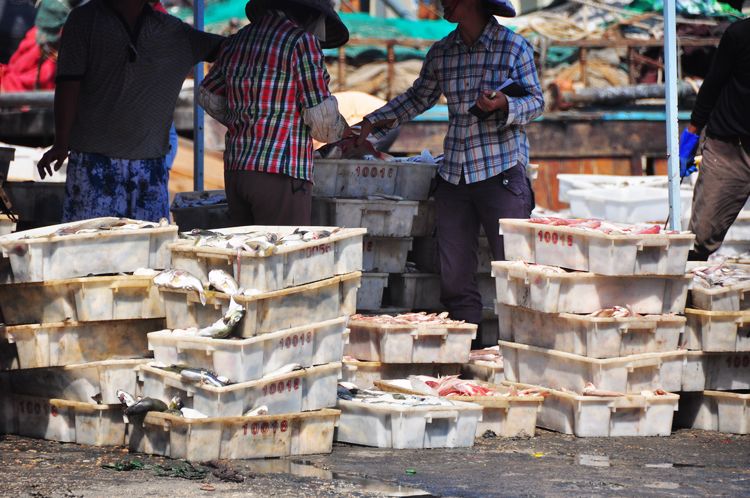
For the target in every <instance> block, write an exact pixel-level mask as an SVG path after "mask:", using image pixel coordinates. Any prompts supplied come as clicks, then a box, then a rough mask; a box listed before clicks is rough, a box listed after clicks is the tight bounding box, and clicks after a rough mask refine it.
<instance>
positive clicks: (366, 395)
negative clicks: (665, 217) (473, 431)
mask: <svg viewBox="0 0 750 498" xmlns="http://www.w3.org/2000/svg"><path fill="white" fill-rule="evenodd" d="M338 398H339V399H343V400H345V401H357V402H360V403H367V404H373V405H374V404H388V405H398V406H453V403H451V402H450V401H449V400H445V399H441V398H438V397H435V396H415V395H412V394H400V393H387V392H383V391H376V390H373V389H359V388H358V387H357V386H355V385H354V384H351V383H348V382H339V386H338Z"/></svg>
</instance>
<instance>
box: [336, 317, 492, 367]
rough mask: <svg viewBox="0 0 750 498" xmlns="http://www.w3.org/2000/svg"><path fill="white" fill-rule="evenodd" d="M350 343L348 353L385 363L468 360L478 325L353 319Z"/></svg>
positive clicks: (463, 361)
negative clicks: (406, 323)
mask: <svg viewBox="0 0 750 498" xmlns="http://www.w3.org/2000/svg"><path fill="white" fill-rule="evenodd" d="M349 330H350V335H349V344H348V345H347V346H346V347H345V348H344V354H345V355H347V356H351V357H353V358H357V359H358V360H364V361H378V362H383V363H465V362H467V361H469V351H470V350H471V341H472V340H473V339H474V338H475V337H476V335H477V326H476V325H474V324H470V323H462V324H460V325H428V324H413V325H411V324H410V325H401V324H382V323H374V322H371V321H364V320H351V321H350V322H349Z"/></svg>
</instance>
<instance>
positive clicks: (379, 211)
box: [362, 207, 393, 215]
mask: <svg viewBox="0 0 750 498" xmlns="http://www.w3.org/2000/svg"><path fill="white" fill-rule="evenodd" d="M392 212H393V211H390V210H388V209H370V208H366V207H363V208H362V214H366V213H371V214H374V213H383V214H385V215H390V214H391V213H392Z"/></svg>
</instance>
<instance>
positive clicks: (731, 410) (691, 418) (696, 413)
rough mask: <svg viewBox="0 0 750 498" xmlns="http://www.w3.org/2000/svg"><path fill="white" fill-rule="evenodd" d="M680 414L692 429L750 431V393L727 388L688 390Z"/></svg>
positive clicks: (682, 420)
mask: <svg viewBox="0 0 750 498" xmlns="http://www.w3.org/2000/svg"><path fill="white" fill-rule="evenodd" d="M683 412H685V416H683ZM680 415H681V416H680V419H681V420H680V422H681V423H682V425H685V426H687V427H689V428H692V429H701V430H706V431H718V432H724V433H730V434H750V394H748V393H747V392H725V391H703V392H702V393H700V392H699V393H688V395H687V396H683V398H682V399H681V402H680Z"/></svg>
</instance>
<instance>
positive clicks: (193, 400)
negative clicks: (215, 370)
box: [139, 363, 341, 417]
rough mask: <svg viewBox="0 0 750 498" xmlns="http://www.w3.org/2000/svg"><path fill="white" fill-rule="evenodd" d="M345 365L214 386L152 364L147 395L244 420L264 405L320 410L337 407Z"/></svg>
mask: <svg viewBox="0 0 750 498" xmlns="http://www.w3.org/2000/svg"><path fill="white" fill-rule="evenodd" d="M340 377H341V363H329V364H328V365H321V366H317V367H311V368H307V369H304V370H297V371H294V372H290V373H285V374H278V375H269V376H266V377H264V378H262V379H259V380H253V381H249V382H240V383H237V384H230V385H228V386H224V387H214V386H210V385H207V384H202V385H201V384H199V383H195V382H189V381H184V380H182V378H181V377H180V374H179V373H174V372H168V371H166V370H162V369H160V368H156V367H153V366H149V365H143V366H141V369H140V371H139V379H140V380H141V381H142V382H143V395H144V396H148V397H151V398H156V399H160V400H163V401H168V400H170V399H172V397H173V396H179V397H180V398H181V399H182V401H183V403H184V404H185V406H187V407H189V408H194V409H196V410H198V411H199V412H201V413H202V414H204V415H206V416H208V417H219V416H221V417H240V416H242V415H243V414H245V413H247V412H248V411H249V410H253V409H255V408H258V407H260V406H263V405H265V406H266V407H268V413H269V414H270V415H275V414H279V413H292V412H299V411H310V410H320V409H322V408H330V407H332V406H334V405H335V404H336V386H337V383H338V380H339V378H340Z"/></svg>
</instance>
